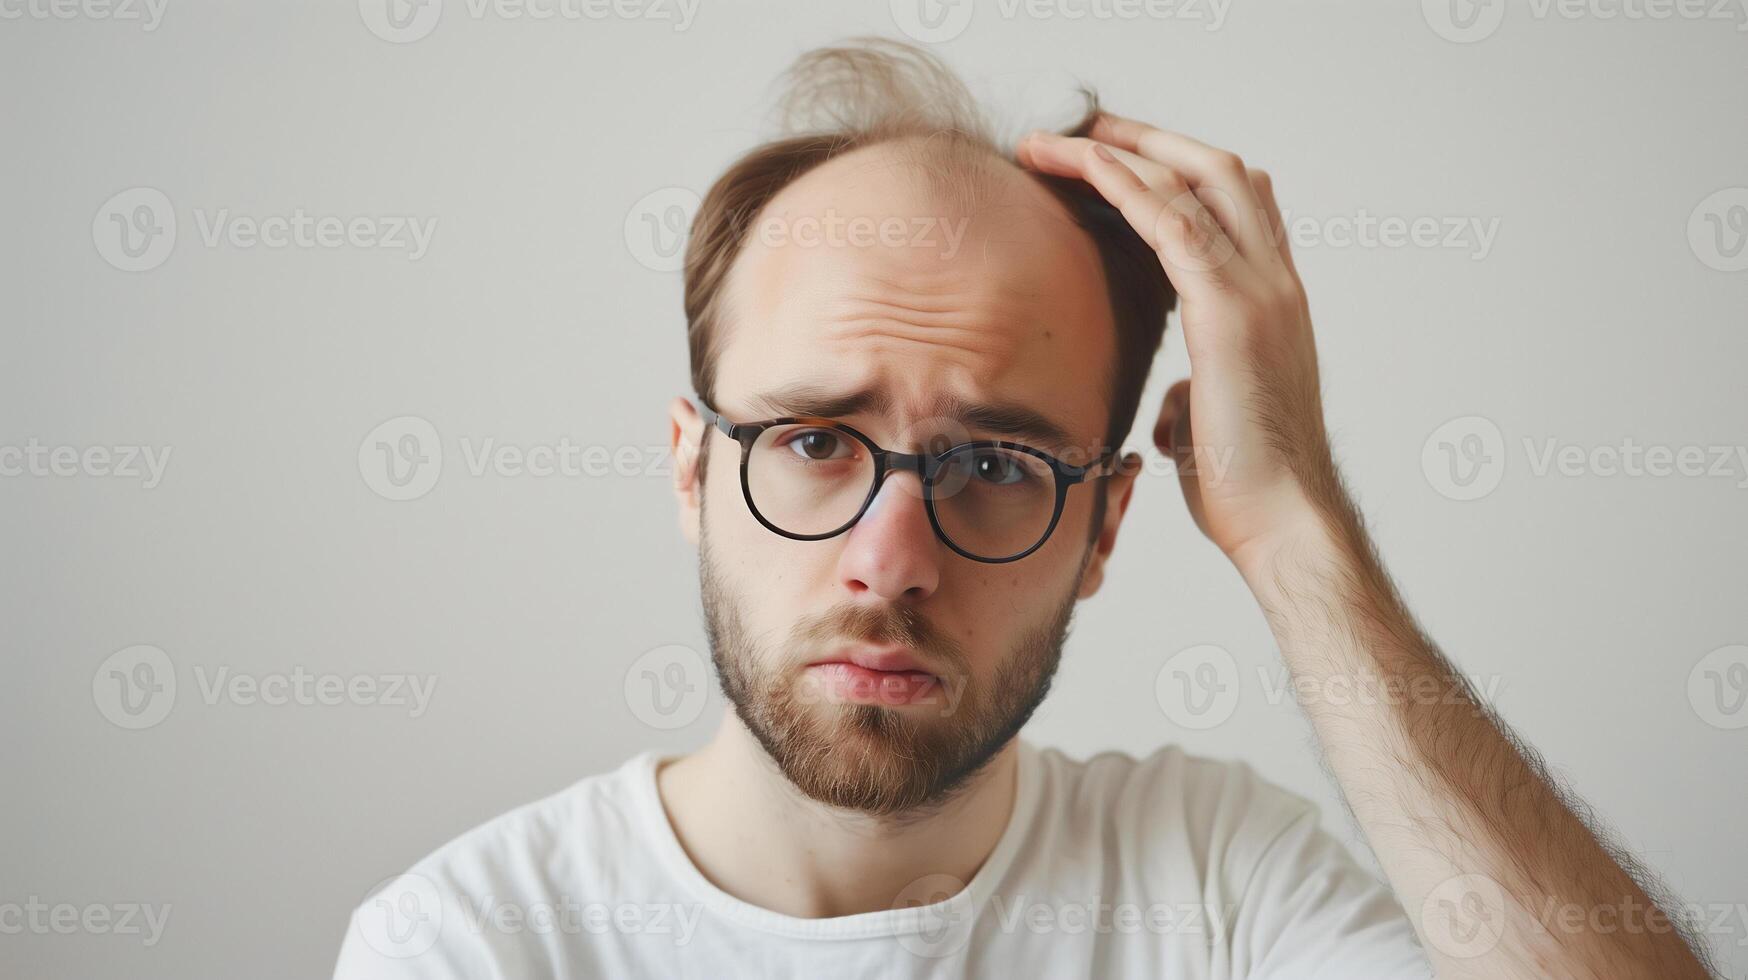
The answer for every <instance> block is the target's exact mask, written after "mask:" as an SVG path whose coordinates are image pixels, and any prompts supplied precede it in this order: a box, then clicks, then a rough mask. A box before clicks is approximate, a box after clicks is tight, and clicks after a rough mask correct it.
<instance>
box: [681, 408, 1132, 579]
mask: <svg viewBox="0 0 1748 980" xmlns="http://www.w3.org/2000/svg"><path fill="white" fill-rule="evenodd" d="M697 401H698V413H699V415H700V416H702V417H703V419H704V422H705V424H706V425H708V426H709V427H710V428H713V429H716V430H718V431H720V432H721V433H722V434H723V435H725V436H728V437H729V438H730V439H733V440H735V442H737V443H739V444H740V450H741V452H740V489H741V496H742V497H743V498H744V499H745V500H746V504H747V510H749V511H751V512H752V515H753V518H754V519H755V520H757V521H758V522H759V523H760V524H762V525H764V527H765V529H766V530H768V531H771V532H772V533H774V534H779V535H782V536H783V537H785V538H789V539H790V540H792V541H824V540H826V539H827V538H835V537H837V536H838V535H840V534H843V533H844V532H845V531H848V530H849V529H850V528H852V527H855V526H856V523H857V522H858V521H860V520H861V519H862V515H864V514H866V513H867V512H868V507H869V505H870V504H872V503H873V502H874V498H875V497H877V496H879V495H880V488H881V487H882V486H884V485H885V483H886V477H887V476H888V475H890V474H892V473H894V472H901V473H915V474H916V475H917V477H918V478H919V479H920V480H921V481H922V485H923V509H924V510H925V511H927V513H928V515H929V525H930V526H931V527H933V528H934V529H935V537H936V538H939V539H940V541H941V543H942V544H944V545H946V546H947V547H948V548H951V549H952V550H953V552H954V553H955V554H957V555H959V556H961V557H964V558H969V559H971V560H972V561H978V562H983V563H985V564H989V565H1005V564H1007V563H1008V562H1014V561H1019V560H1020V559H1021V558H1024V557H1026V556H1027V555H1030V554H1031V553H1032V552H1034V551H1037V550H1038V549H1039V548H1042V547H1043V546H1044V543H1045V542H1047V541H1049V540H1050V535H1052V534H1054V533H1055V532H1056V525H1057V524H1058V523H1059V522H1060V521H1061V520H1062V511H1063V508H1064V507H1065V506H1066V504H1067V502H1068V488H1069V487H1072V486H1074V485H1076V484H1079V483H1086V482H1089V481H1093V480H1102V479H1104V478H1105V477H1107V476H1110V475H1112V474H1113V473H1115V472H1117V469H1118V467H1117V458H1118V456H1119V455H1120V454H1119V451H1118V450H1117V449H1114V448H1112V449H1107V450H1105V451H1104V452H1103V453H1102V454H1100V455H1099V458H1098V459H1097V460H1095V461H1094V462H1092V463H1090V464H1088V465H1086V466H1076V465H1074V464H1073V463H1068V462H1064V461H1062V460H1061V459H1058V458H1057V457H1055V456H1052V455H1051V454H1049V453H1047V452H1045V451H1044V450H1042V449H1039V448H1037V447H1035V446H1028V445H1026V444H1024V443H1019V442H1008V441H1006V440H1003V439H976V440H973V441H971V442H961V443H958V444H957V445H953V446H948V447H947V448H946V449H944V450H942V451H941V452H939V453H936V454H934V455H929V454H927V453H901V452H895V451H893V450H890V449H887V448H885V447H883V446H881V445H879V444H878V443H876V442H875V441H874V440H873V439H871V438H869V437H868V436H866V435H864V434H863V433H862V432H860V431H858V430H857V429H856V427H855V426H852V425H850V424H849V423H847V422H841V421H839V420H837V419H832V418H826V417H825V416H821V415H784V416H780V417H778V418H773V419H763V420H761V421H757V422H732V421H729V420H728V419H726V418H724V417H723V415H722V413H721V412H718V411H716V410H715V409H714V408H711V407H710V405H709V403H707V402H706V401H704V399H703V398H702V397H700V398H699V399H698V400H697ZM780 425H810V426H813V427H816V428H826V429H836V430H838V431H840V432H845V433H848V434H849V435H850V436H851V437H852V438H854V439H855V440H856V441H857V442H859V443H861V444H862V445H863V446H864V447H865V448H867V450H868V454H869V456H870V457H871V458H872V459H873V460H874V479H873V481H872V482H871V484H870V486H869V487H868V495H867V496H866V497H864V498H863V499H862V503H861V506H859V507H857V508H856V514H855V516H854V517H851V518H850V519H849V520H848V521H845V522H844V523H843V524H842V525H841V526H839V527H838V528H836V529H835V530H832V531H827V532H825V533H823V534H797V533H795V532H793V531H786V530H784V529H783V528H780V527H778V526H777V525H775V524H773V523H771V521H770V520H768V519H767V518H766V517H765V515H764V514H762V513H760V512H759V505H758V504H756V503H754V502H753V487H752V481H751V479H750V478H749V477H748V475H747V474H748V466H749V464H750V463H751V460H752V450H753V444H754V443H755V442H757V441H758V439H759V436H761V435H763V434H764V432H765V430H767V429H773V428H776V427H777V426H780ZM973 449H1008V450H1014V451H1017V452H1022V453H1025V454H1027V455H1029V456H1033V457H1035V458H1037V459H1039V460H1042V461H1043V462H1044V463H1045V464H1047V465H1048V466H1049V467H1050V471H1051V473H1052V474H1053V475H1054V476H1055V479H1056V502H1055V509H1054V510H1052V511H1051V514H1050V524H1049V526H1047V527H1045V528H1044V533H1043V534H1041V535H1039V536H1038V540H1037V541H1036V542H1034V543H1033V544H1032V546H1031V547H1029V548H1027V549H1026V550H1024V551H1021V552H1018V553H1016V554H1013V555H1009V556H1008V557H1006V558H985V557H983V556H982V555H974V554H972V553H971V552H969V551H966V550H965V549H964V548H961V547H960V546H959V545H958V544H956V543H955V542H954V541H953V539H952V538H951V537H949V536H948V534H947V531H946V529H945V528H943V527H941V520H940V518H939V517H938V516H937V515H936V513H935V480H936V478H937V477H938V476H939V475H940V473H941V471H942V470H943V469H944V468H945V466H946V460H947V458H948V457H950V456H954V455H957V454H960V453H963V452H966V451H968V450H973Z"/></svg>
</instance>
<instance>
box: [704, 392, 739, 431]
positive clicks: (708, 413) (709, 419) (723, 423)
mask: <svg viewBox="0 0 1748 980" xmlns="http://www.w3.org/2000/svg"><path fill="white" fill-rule="evenodd" d="M698 414H699V415H700V416H701V417H702V418H703V419H704V424H705V425H713V426H715V427H716V428H718V429H721V430H722V434H723V435H725V436H727V437H729V438H730V439H733V438H735V433H734V430H735V424H734V423H733V422H730V421H729V420H727V419H725V418H723V417H722V415H721V414H720V413H718V412H717V411H716V409H714V408H711V407H710V406H709V405H707V404H705V402H704V399H702V398H700V399H698Z"/></svg>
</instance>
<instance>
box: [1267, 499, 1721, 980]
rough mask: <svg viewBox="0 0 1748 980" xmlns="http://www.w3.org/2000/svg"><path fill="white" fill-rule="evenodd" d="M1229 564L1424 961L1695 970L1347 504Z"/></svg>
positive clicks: (1463, 966) (1486, 972) (1584, 971)
mask: <svg viewBox="0 0 1748 980" xmlns="http://www.w3.org/2000/svg"><path fill="white" fill-rule="evenodd" d="M1341 499H1342V500H1344V501H1345V499H1346V498H1345V496H1344V497H1342V498H1341ZM1235 560H1238V559H1235ZM1238 563H1239V567H1240V571H1241V572H1242V573H1243V574H1244V576H1245V578H1246V580H1247V582H1249V584H1250V586H1251V588H1252V590H1253V591H1254V592H1255V594H1256V595H1257V597H1258V599H1259V601H1260V602H1261V604H1262V607H1263V610H1264V613H1265V615H1266V616H1267V617H1268V620H1269V623H1270V626H1271V628H1272V629H1273V631H1274V634H1275V637H1276V640H1277V642H1278V643H1279V645H1280V648H1281V652H1282V655H1283V657H1284V658H1285V661H1286V664H1287V666H1288V669H1289V670H1290V671H1291V672H1292V675H1293V681H1294V687H1295V690H1296V691H1297V692H1298V694H1299V699H1300V701H1301V702H1302V703H1303V706H1304V709H1305V711H1306V713H1307V714H1308V715H1309V717H1310V719H1311V722H1312V724H1313V726H1314V728H1315V730H1316V732H1317V736H1318V739H1319V741H1320V742H1321V744H1322V746H1323V749H1324V753H1325V756H1326V758H1327V761H1328V764H1329V766H1330V768H1331V769H1332V770H1333V772H1334V774H1335V776H1336V779H1337V781H1338V782H1339V783H1340V785H1341V788H1342V790H1343V792H1344V794H1345V796H1346V798H1347V801H1348V803H1349V806H1350V807H1351V808H1352V810H1353V813H1354V816H1355V818H1356V819H1357V820H1358V821H1359V824H1360V826H1361V828H1362V830H1363V831H1364V832H1365V835H1366V837H1367V839H1368V841H1369V842H1370V843H1371V845H1372V848H1373V850H1374V852H1375V853H1376V854H1377V856H1378V860H1379V862H1380V864H1381V865H1382V867H1383V869H1384V871H1385V873H1386V874H1387V875H1388V876H1389V878H1390V881H1391V883H1392V885H1393V886H1394V887H1395V889H1396V892H1397V894H1398V897H1399V898H1400V900H1401V901H1402V903H1403V906H1404V908H1405V909H1406V910H1407V911H1408V914H1409V916H1410V917H1411V918H1412V919H1414V920H1415V927H1416V929H1417V930H1418V931H1419V932H1420V933H1421V937H1422V939H1423V941H1425V943H1426V948H1427V952H1428V955H1429V956H1430V957H1431V958H1432V961H1433V963H1434V964H1435V966H1436V968H1437V970H1438V974H1439V976H1440V977H1469V976H1473V977H1487V978H1498V977H1547V976H1560V977H1574V978H1576V977H1626V976H1633V977H1638V976H1655V977H1670V978H1677V977H1704V976H1706V975H1707V973H1706V970H1705V969H1704V967H1703V966H1702V964H1701V961H1700V960H1699V958H1698V957H1696V955H1695V954H1694V952H1693V951H1692V950H1691V949H1690V948H1689V946H1688V945H1687V943H1686V942H1685V941H1684V940H1683V938H1682V937H1681V935H1680V933H1679V932H1678V931H1677V929H1676V928H1675V926H1674V924H1673V923H1672V922H1671V921H1670V919H1669V918H1668V916H1667V915H1666V912H1667V910H1660V909H1659V908H1658V907H1657V905H1656V904H1655V903H1654V902H1653V901H1652V900H1651V898H1650V897H1649V896H1647V894H1646V892H1645V891H1644V889H1643V888H1641V886H1640V885H1639V884H1638V882H1637V881H1635V879H1634V876H1633V874H1631V873H1629V871H1628V870H1627V869H1626V868H1624V867H1623V866H1622V862H1621V861H1619V860H1617V859H1616V857H1615V856H1614V855H1612V854H1611V853H1610V851H1609V849H1608V848H1607V847H1606V846H1605V845H1604V844H1603V843H1602V842H1601V841H1599V840H1598V839H1597V837H1596V835H1595V834H1594V833H1592V831H1591V830H1590V828H1588V827H1587V826H1586V825H1585V823H1584V821H1583V820H1581V819H1580V818H1579V817H1578V816H1577V815H1576V814H1575V813H1574V812H1573V808H1572V806H1571V805H1569V803H1568V800H1567V799H1566V798H1565V797H1563V796H1562V795H1561V793H1560V792H1559V790H1558V789H1557V788H1556V787H1555V786H1554V785H1553V784H1552V783H1551V781H1550V780H1549V778H1548V777H1547V775H1546V773H1545V771H1544V769H1543V767H1542V766H1541V764H1540V762H1539V760H1538V759H1536V758H1535V756H1534V754H1533V752H1531V751H1529V750H1526V749H1525V748H1523V747H1521V746H1520V744H1519V743H1518V742H1517V741H1516V740H1515V739H1514V738H1512V737H1511V736H1510V735H1509V734H1508V732H1507V730H1506V729H1505V728H1504V727H1503V725H1502V724H1501V723H1500V722H1499V721H1498V720H1497V719H1496V718H1494V717H1493V716H1492V714H1491V712H1490V710H1489V709H1488V708H1487V707H1486V706H1484V705H1483V704H1481V703H1480V702H1479V701H1478V700H1477V699H1476V698H1475V696H1474V694H1473V692H1472V690H1471V689H1470V687H1469V685H1468V683H1467V682H1466V681H1465V680H1464V678H1463V677H1462V676H1461V675H1460V674H1459V673H1458V672H1457V671H1456V670H1455V669H1454V668H1452V667H1451V665H1450V664H1449V662H1448V661H1446V660H1445V658H1444V657H1443V656H1442V655H1441V654H1440V653H1439V652H1438V650H1437V649H1436V648H1435V647H1434V646H1433V645H1432V643H1431V642H1430V641H1429V640H1427V638H1426V637H1425V636H1424V634H1423V633H1421V631H1420V629H1419V627H1418V626H1417V625H1416V623H1415V622H1414V619H1413V617H1412V615H1411V614H1410V613H1409V612H1408V610H1407V608H1406V607H1405V606H1404V604H1403V602H1402V601H1401V598H1400V596H1399V595H1398V594H1397V592H1396V590H1395V588H1394V586H1393V585H1392V584H1391V582H1390V580H1389V578H1388V576H1387V574H1386V573H1385V571H1384V569H1383V567H1382V565H1381V563H1380V562H1379V561H1378V560H1377V557H1376V555H1375V554H1374V553H1373V551H1372V548H1371V546H1370V543H1369V540H1368V538H1367V537H1366V535H1365V532H1364V530H1363V528H1362V527H1361V524H1360V521H1359V519H1358V517H1357V515H1356V514H1354V512H1353V511H1352V509H1351V508H1350V507H1348V506H1346V505H1345V504H1342V505H1331V506H1324V507H1322V508H1317V509H1313V510H1311V511H1309V512H1308V513H1307V516H1306V518H1305V519H1304V520H1303V521H1301V522H1300V526H1299V527H1298V528H1297V529H1296V530H1295V531H1293V532H1291V533H1289V534H1285V535H1283V536H1281V537H1280V538H1278V539H1276V540H1275V541H1274V542H1271V543H1270V544H1269V545H1268V546H1267V549H1266V550H1264V549H1262V548H1258V549H1255V551H1254V552H1253V553H1252V554H1248V555H1245V556H1242V560H1238ZM1476 902H1479V903H1481V904H1480V905H1477V904H1475V903H1476ZM1483 909H1485V911H1486V913H1487V914H1491V916H1492V918H1488V917H1487V914H1482V913H1483ZM1501 924H1503V925H1502V927H1501Z"/></svg>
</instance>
